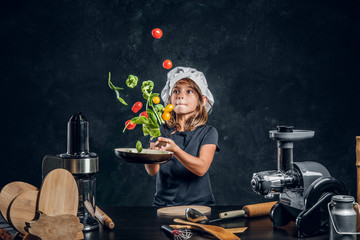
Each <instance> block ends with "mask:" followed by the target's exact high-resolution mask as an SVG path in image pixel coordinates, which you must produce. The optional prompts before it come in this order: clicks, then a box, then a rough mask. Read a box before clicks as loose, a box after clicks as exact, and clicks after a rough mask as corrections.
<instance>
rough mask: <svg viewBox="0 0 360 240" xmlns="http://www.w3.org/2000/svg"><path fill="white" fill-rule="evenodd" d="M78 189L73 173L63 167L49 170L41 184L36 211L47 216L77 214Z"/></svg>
mask: <svg viewBox="0 0 360 240" xmlns="http://www.w3.org/2000/svg"><path fill="white" fill-rule="evenodd" d="M78 205H79V191H78V187H77V184H76V181H75V179H74V177H73V175H72V174H71V173H70V172H69V171H67V170H65V169H60V168H59V169H55V170H53V171H51V172H50V173H49V174H48V175H47V176H46V177H45V180H44V182H43V183H42V185H41V189H40V193H39V200H38V211H40V212H42V213H44V214H46V215H47V216H57V215H62V214H72V215H75V216H76V215H77V211H78Z"/></svg>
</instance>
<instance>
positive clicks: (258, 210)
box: [243, 202, 277, 217]
mask: <svg viewBox="0 0 360 240" xmlns="http://www.w3.org/2000/svg"><path fill="white" fill-rule="evenodd" d="M275 203H277V202H267V203H258V204H252V205H245V206H244V207H243V210H245V212H246V216H247V217H260V216H267V215H269V214H270V210H271V208H272V207H273V206H274V205H275Z"/></svg>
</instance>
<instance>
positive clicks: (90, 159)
mask: <svg viewBox="0 0 360 240" xmlns="http://www.w3.org/2000/svg"><path fill="white" fill-rule="evenodd" d="M67 130H68V131H67V152H66V153H63V154H57V155H46V156H45V157H44V159H43V162H42V177H43V179H44V178H45V177H46V175H47V174H48V173H49V172H50V171H52V170H54V169H56V168H63V169H66V170H68V171H69V172H71V173H72V174H73V176H74V178H75V180H76V182H77V185H78V189H79V209H78V217H79V219H80V221H81V223H82V224H84V231H89V230H92V229H96V228H98V226H99V222H98V221H97V220H96V218H95V211H94V209H95V193H96V178H95V174H96V173H97V172H98V171H99V158H98V156H97V155H96V153H92V152H89V123H88V121H87V120H86V118H85V116H84V115H83V114H81V113H76V114H74V115H73V116H71V118H70V120H69V122H68V128H67Z"/></svg>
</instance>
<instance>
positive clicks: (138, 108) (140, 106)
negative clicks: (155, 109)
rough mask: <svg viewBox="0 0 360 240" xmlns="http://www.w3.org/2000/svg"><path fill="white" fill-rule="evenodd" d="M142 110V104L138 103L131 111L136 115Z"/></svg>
mask: <svg viewBox="0 0 360 240" xmlns="http://www.w3.org/2000/svg"><path fill="white" fill-rule="evenodd" d="M141 108H142V103H141V102H136V103H134V105H133V106H132V108H131V111H133V112H134V113H137V112H138V111H139V110H140V109H141Z"/></svg>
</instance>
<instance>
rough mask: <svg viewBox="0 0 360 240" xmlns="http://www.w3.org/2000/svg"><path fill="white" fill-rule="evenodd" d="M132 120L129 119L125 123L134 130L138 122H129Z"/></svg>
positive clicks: (129, 128)
mask: <svg viewBox="0 0 360 240" xmlns="http://www.w3.org/2000/svg"><path fill="white" fill-rule="evenodd" d="M130 121H131V120H127V121H126V123H125V126H127V127H126V129H128V130H133V129H134V128H135V127H136V124H135V123H133V122H131V123H129V122H130ZM128 123H129V125H128Z"/></svg>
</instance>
